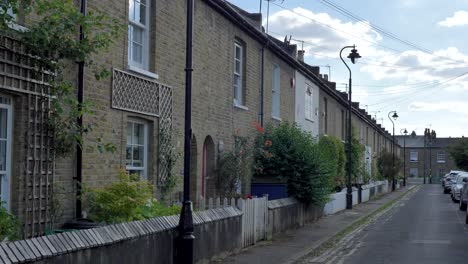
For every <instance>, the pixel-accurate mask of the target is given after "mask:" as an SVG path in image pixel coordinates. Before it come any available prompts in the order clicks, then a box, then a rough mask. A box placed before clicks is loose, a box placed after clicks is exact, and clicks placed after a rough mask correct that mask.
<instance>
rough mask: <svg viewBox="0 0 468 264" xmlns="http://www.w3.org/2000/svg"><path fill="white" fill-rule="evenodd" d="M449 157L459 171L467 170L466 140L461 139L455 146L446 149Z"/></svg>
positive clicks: (467, 141) (467, 146)
mask: <svg viewBox="0 0 468 264" xmlns="http://www.w3.org/2000/svg"><path fill="white" fill-rule="evenodd" d="M448 151H449V153H450V156H451V157H452V158H453V160H454V161H455V164H456V165H457V167H458V168H459V169H461V170H465V171H466V170H468V139H466V138H462V139H461V140H460V141H459V142H458V143H457V144H455V145H452V146H450V147H449V148H448Z"/></svg>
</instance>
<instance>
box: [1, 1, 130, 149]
mask: <svg viewBox="0 0 468 264" xmlns="http://www.w3.org/2000/svg"><path fill="white" fill-rule="evenodd" d="M12 14H16V15H12ZM31 14H34V16H29V15H31ZM26 17H32V19H33V21H29V22H30V23H27V28H26V29H19V30H18V28H17V27H14V26H13V24H14V23H15V22H19V21H20V20H23V21H26V19H25V18H26ZM80 28H81V33H82V35H81V36H82V39H80V38H79V36H80ZM123 29H124V27H123V26H122V25H121V24H120V23H119V22H118V21H117V20H115V19H111V18H110V17H108V16H107V15H105V14H104V13H102V12H98V11H92V12H91V11H90V12H88V13H87V14H86V15H84V14H82V13H81V12H80V10H79V8H78V7H77V6H76V5H75V4H74V1H73V0H36V1H32V0H3V1H0V30H1V31H2V32H3V34H7V35H11V36H13V37H15V38H18V39H19V40H21V41H22V43H23V44H24V46H25V47H26V51H27V52H28V53H29V54H31V55H32V56H34V57H35V58H39V59H37V60H35V65H32V66H33V67H34V68H35V70H36V71H37V72H41V71H47V72H51V73H53V76H54V78H53V79H50V80H47V81H48V83H49V84H50V90H49V94H50V95H51V98H52V109H51V117H50V119H49V125H50V127H51V128H52V131H54V146H53V150H54V151H55V153H56V154H57V155H59V156H66V155H67V154H70V153H72V152H73V151H74V149H75V146H76V145H77V144H78V145H79V146H80V147H81V148H83V138H84V136H85V135H86V134H88V133H89V132H91V131H92V130H93V129H94V128H95V127H96V124H94V123H91V122H88V123H85V124H84V125H80V124H79V122H78V119H79V118H81V117H83V116H84V115H86V114H92V113H94V110H93V109H94V108H95V106H94V105H93V104H92V103H91V102H89V101H84V102H79V101H78V99H77V98H76V95H75V91H76V88H75V86H76V84H75V83H74V82H73V81H72V79H73V78H70V74H73V73H70V72H67V71H66V69H73V68H74V67H73V66H74V65H75V64H77V63H83V64H84V65H85V66H86V69H87V70H89V71H91V72H92V73H93V75H94V78H95V79H96V81H99V80H101V79H103V78H106V77H108V76H109V75H110V69H109V68H108V67H106V66H103V65H100V64H98V63H97V62H96V61H94V60H93V58H95V57H97V55H98V54H100V53H101V52H104V51H106V50H107V49H108V48H109V47H110V46H111V45H112V43H113V42H114V40H115V39H118V38H119V36H120V35H121V33H122V32H123ZM33 77H34V76H33ZM89 147H90V148H94V147H95V148H97V149H98V150H99V151H113V150H115V146H113V145H112V144H109V143H105V142H104V141H103V139H101V138H98V139H97V140H96V141H95V142H94V146H93V145H90V146H89Z"/></svg>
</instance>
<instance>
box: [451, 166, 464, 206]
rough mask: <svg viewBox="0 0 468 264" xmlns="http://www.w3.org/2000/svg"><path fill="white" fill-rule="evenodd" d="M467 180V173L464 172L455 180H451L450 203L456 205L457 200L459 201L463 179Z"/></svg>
mask: <svg viewBox="0 0 468 264" xmlns="http://www.w3.org/2000/svg"><path fill="white" fill-rule="evenodd" d="M466 178H468V173H466V172H462V173H459V174H458V175H457V176H456V178H455V180H452V181H451V182H452V184H451V188H452V189H451V192H450V193H451V194H450V196H451V197H452V201H453V202H454V203H458V202H459V200H460V194H461V190H462V188H463V179H466Z"/></svg>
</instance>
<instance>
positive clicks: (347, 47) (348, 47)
mask: <svg viewBox="0 0 468 264" xmlns="http://www.w3.org/2000/svg"><path fill="white" fill-rule="evenodd" d="M350 48H353V49H354V48H355V46H346V47H344V48H342V49H341V50H340V59H341V61H342V62H343V63H344V65H345V66H346V68H348V71H349V79H351V69H350V68H349V66H348V64H347V63H346V62H345V61H344V60H343V56H342V53H343V50H345V49H350Z"/></svg>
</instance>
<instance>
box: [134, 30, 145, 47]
mask: <svg viewBox="0 0 468 264" xmlns="http://www.w3.org/2000/svg"><path fill="white" fill-rule="evenodd" d="M143 33H144V30H143V29H141V28H138V27H133V39H132V41H133V43H137V44H139V45H142V44H143Z"/></svg>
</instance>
